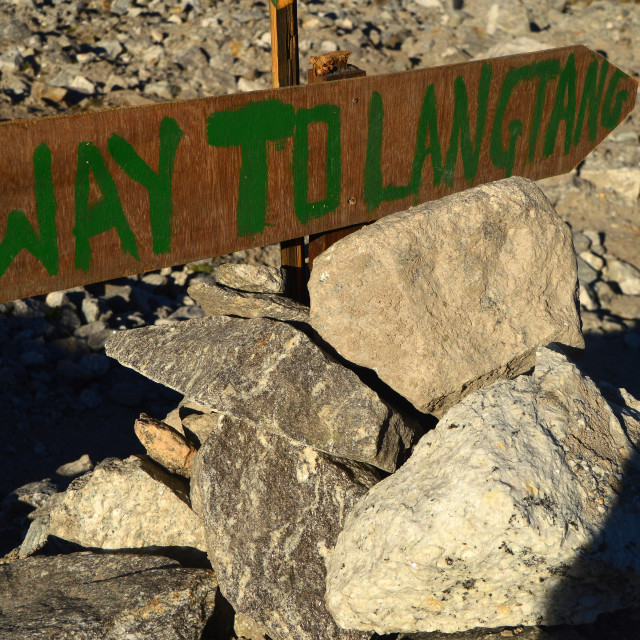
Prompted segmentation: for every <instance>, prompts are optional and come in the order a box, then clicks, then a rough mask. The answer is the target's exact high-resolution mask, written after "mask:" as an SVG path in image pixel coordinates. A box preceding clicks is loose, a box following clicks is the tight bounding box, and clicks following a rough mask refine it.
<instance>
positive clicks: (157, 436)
mask: <svg viewBox="0 0 640 640" xmlns="http://www.w3.org/2000/svg"><path fill="white" fill-rule="evenodd" d="M134 429H135V432H136V435H137V436H138V440H140V442H141V443H142V445H143V446H144V448H145V449H146V451H147V455H148V456H149V457H150V458H152V459H153V460H155V461H156V462H157V463H158V464H159V465H161V466H163V467H164V468H165V469H167V470H168V471H170V472H171V473H177V474H178V475H181V476H184V477H185V478H189V477H190V476H191V464H192V463H193V456H195V454H196V448H195V447H194V446H193V445H192V444H191V443H189V442H188V441H187V440H186V438H185V437H184V436H183V435H182V434H181V433H180V432H178V431H177V430H176V429H174V428H173V427H170V426H169V425H168V424H165V423H164V422H162V420H155V419H154V418H151V417H150V416H148V415H147V414H146V413H142V414H141V415H140V418H139V419H138V420H136V422H135V425H134Z"/></svg>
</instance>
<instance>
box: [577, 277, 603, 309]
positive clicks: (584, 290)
mask: <svg viewBox="0 0 640 640" xmlns="http://www.w3.org/2000/svg"><path fill="white" fill-rule="evenodd" d="M598 306H599V305H598V298H597V297H596V294H595V293H593V291H592V290H591V289H590V288H589V287H588V286H587V285H585V284H582V282H581V283H580V307H582V308H584V309H587V311H595V310H596V309H597V308H598Z"/></svg>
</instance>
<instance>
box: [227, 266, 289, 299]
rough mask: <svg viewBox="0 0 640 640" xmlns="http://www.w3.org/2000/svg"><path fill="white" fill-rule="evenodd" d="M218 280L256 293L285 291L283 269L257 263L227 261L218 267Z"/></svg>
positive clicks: (232, 286) (241, 289)
mask: <svg viewBox="0 0 640 640" xmlns="http://www.w3.org/2000/svg"><path fill="white" fill-rule="evenodd" d="M216 281H217V282H218V283H219V284H221V285H223V286H225V287H230V288H231V289H237V290H238V291H250V292H254V293H284V292H285V285H286V283H285V279H284V273H283V271H282V269H276V268H275V267H268V266H267V265H257V264H236V263H233V262H225V263H223V264H221V265H219V266H218V268H217V269H216Z"/></svg>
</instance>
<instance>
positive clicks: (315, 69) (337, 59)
mask: <svg viewBox="0 0 640 640" xmlns="http://www.w3.org/2000/svg"><path fill="white" fill-rule="evenodd" d="M350 54H351V51H332V52H331V53H324V54H322V55H320V56H311V64H310V65H309V68H308V69H307V80H308V83H309V84H315V83H316V82H330V81H331V80H343V79H344V78H360V77H362V76H366V75H367V73H366V71H364V70H362V69H359V68H358V67H354V66H353V65H352V64H349V55H350ZM364 226H365V224H356V225H353V226H351V227H344V228H342V229H336V230H335V231H329V232H324V233H316V234H315V235H312V236H309V249H308V253H309V262H308V266H307V268H308V271H309V272H311V270H312V269H313V261H314V260H315V259H316V258H317V257H318V256H319V255H320V254H321V253H322V252H323V251H325V250H326V249H328V248H329V247H330V246H331V245H332V244H334V243H335V242H338V240H342V238H346V237H347V236H348V235H349V234H350V233H353V232H354V231H358V229H362V227H364Z"/></svg>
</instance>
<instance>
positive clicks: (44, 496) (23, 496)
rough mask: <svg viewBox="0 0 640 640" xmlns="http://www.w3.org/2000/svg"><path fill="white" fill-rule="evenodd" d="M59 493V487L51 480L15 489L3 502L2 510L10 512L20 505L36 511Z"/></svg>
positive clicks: (31, 483) (46, 479)
mask: <svg viewBox="0 0 640 640" xmlns="http://www.w3.org/2000/svg"><path fill="white" fill-rule="evenodd" d="M56 493H58V487H57V486H56V485H55V484H54V483H53V482H51V480H50V479H49V478H45V479H44V480H39V481H38V482H29V483H28V484H25V485H23V486H22V487H19V488H18V489H14V490H13V491H11V492H10V493H8V494H7V496H6V497H5V498H4V499H3V501H2V505H1V506H2V510H3V511H8V510H11V509H14V508H15V507H16V506H19V505H27V506H29V507H33V508H35V509H37V508H39V507H41V506H42V505H44V504H45V503H47V502H48V501H49V499H50V498H51V496H53V495H55V494H56Z"/></svg>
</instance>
